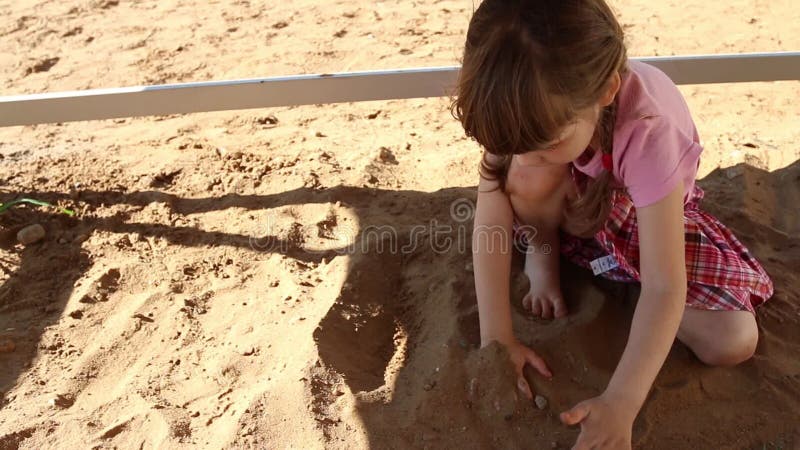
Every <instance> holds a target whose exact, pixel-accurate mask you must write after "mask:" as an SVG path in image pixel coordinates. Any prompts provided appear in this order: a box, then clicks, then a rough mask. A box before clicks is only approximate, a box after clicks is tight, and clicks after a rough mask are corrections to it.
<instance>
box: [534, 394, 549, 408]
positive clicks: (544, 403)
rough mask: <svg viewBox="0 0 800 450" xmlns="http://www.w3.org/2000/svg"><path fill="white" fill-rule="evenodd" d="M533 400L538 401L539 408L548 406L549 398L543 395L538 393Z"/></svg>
mask: <svg viewBox="0 0 800 450" xmlns="http://www.w3.org/2000/svg"><path fill="white" fill-rule="evenodd" d="M533 401H534V402H535V403H536V407H537V408H539V409H545V408H547V399H546V398H544V397H542V396H541V395H537V396H536V398H535V399H534V400H533Z"/></svg>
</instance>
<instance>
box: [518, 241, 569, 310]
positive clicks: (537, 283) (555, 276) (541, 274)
mask: <svg viewBox="0 0 800 450" xmlns="http://www.w3.org/2000/svg"><path fill="white" fill-rule="evenodd" d="M525 275H527V276H528V280H530V283H531V289H530V291H529V292H528V293H527V294H526V295H525V297H524V298H523V299H522V307H523V308H525V309H526V310H527V311H530V312H531V314H533V315H534V316H538V317H541V318H543V319H552V318H554V317H555V318H556V319H559V318H561V317H564V316H566V315H567V306H566V303H564V296H563V295H562V294H561V279H560V276H559V260H558V254H557V253H556V252H550V253H549V254H545V253H543V252H541V251H540V250H539V249H536V251H534V250H533V249H529V252H528V253H527V254H526V255H525Z"/></svg>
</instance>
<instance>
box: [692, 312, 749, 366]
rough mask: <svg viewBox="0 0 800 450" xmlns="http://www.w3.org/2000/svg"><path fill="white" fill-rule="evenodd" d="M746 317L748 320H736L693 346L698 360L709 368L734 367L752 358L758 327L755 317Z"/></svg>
mask: <svg viewBox="0 0 800 450" xmlns="http://www.w3.org/2000/svg"><path fill="white" fill-rule="evenodd" d="M748 315H749V316H750V317H749V320H747V319H739V320H736V321H735V323H734V324H731V326H728V327H724V330H715V331H717V333H709V335H708V339H704V340H703V341H701V342H698V343H697V344H696V345H694V346H693V348H692V350H693V351H694V353H695V355H697V357H698V359H700V361H702V362H704V363H705V364H708V365H710V366H735V365H737V364H740V363H743V362H745V361H747V360H748V359H750V358H752V357H753V354H754V353H755V351H756V346H757V345H758V327H757V325H756V321H755V317H753V316H752V314H748ZM719 331H722V332H719Z"/></svg>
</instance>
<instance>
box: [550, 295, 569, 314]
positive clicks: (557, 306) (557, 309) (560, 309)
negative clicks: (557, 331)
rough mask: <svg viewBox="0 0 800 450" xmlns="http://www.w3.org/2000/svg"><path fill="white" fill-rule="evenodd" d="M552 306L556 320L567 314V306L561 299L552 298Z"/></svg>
mask: <svg viewBox="0 0 800 450" xmlns="http://www.w3.org/2000/svg"><path fill="white" fill-rule="evenodd" d="M553 305H554V311H553V314H554V315H555V316H556V319H560V318H562V317H564V316H566V315H567V314H568V313H567V304H566V302H564V299H563V298H561V297H554V298H553Z"/></svg>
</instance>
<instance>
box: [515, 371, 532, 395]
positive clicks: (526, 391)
mask: <svg viewBox="0 0 800 450" xmlns="http://www.w3.org/2000/svg"><path fill="white" fill-rule="evenodd" d="M517 388H518V389H519V390H520V392H522V394H523V395H524V396H525V398H527V399H528V400H533V393H532V392H531V387H530V386H529V385H528V382H527V381H525V377H523V376H521V375H520V376H519V377H518V378H517Z"/></svg>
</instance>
